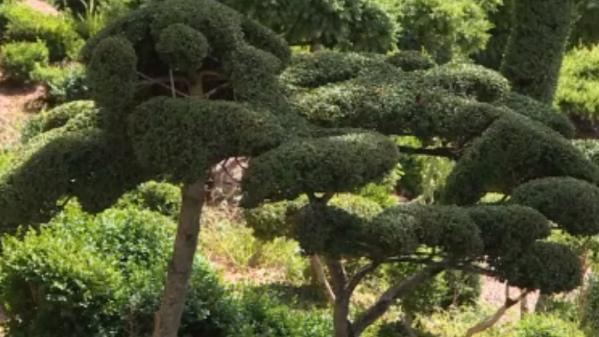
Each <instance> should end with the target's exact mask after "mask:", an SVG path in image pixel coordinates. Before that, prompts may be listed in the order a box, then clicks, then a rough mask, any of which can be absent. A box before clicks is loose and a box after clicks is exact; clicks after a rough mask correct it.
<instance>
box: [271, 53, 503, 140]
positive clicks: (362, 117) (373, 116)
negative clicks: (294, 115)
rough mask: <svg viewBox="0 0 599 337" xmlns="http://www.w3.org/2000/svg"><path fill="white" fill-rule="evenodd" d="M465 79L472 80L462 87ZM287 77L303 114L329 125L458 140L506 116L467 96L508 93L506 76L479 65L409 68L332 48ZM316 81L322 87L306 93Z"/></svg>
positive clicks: (300, 62) (308, 59)
mask: <svg viewBox="0 0 599 337" xmlns="http://www.w3.org/2000/svg"><path fill="white" fill-rule="evenodd" d="M323 59H324V60H327V61H326V62H323ZM368 62H370V65H369V64H368ZM333 63H334V64H335V65H334V66H329V64H333ZM320 67H326V68H325V69H327V71H320V70H319V69H320ZM331 69H332V70H331ZM356 71H359V72H356ZM316 74H319V75H316ZM352 74H354V75H353V76H352ZM458 76H463V77H464V78H465V79H464V80H463V81H462V82H459V86H456V85H454V83H453V82H454V81H455V79H456V78H457V77H458ZM283 78H284V79H286V80H287V81H288V82H290V83H291V84H293V85H294V87H293V88H292V90H293V91H294V95H293V96H292V102H293V103H294V104H295V106H296V107H297V108H298V109H299V112H300V113H301V114H302V115H304V116H305V117H306V118H307V119H308V120H310V121H311V122H313V123H316V124H318V125H321V126H323V127H359V128H368V129H374V130H376V131H378V132H381V133H384V134H392V135H415V136H416V137H419V138H421V139H424V140H430V139H432V138H433V137H441V138H443V139H445V140H449V141H456V142H459V143H463V142H466V141H468V140H469V139H470V138H472V137H473V136H477V135H478V134H480V133H481V132H482V131H483V130H484V129H485V128H486V127H487V126H488V125H489V124H491V122H492V121H493V120H494V119H495V118H497V117H498V116H499V115H501V114H502V113H503V109H501V108H498V107H495V106H492V105H490V104H485V103H481V102H476V101H473V100H471V99H468V98H471V95H480V96H481V97H483V98H487V99H492V98H497V97H498V96H499V95H501V94H503V93H504V92H505V91H507V90H508V87H507V82H506V81H505V79H502V78H501V76H499V75H498V74H496V73H492V72H489V71H482V69H480V68H476V67H472V66H463V67H457V68H456V67H447V68H445V67H444V68H441V69H440V70H437V69H436V68H432V69H430V70H429V71H428V72H425V73H421V72H410V73H406V72H403V71H401V70H400V69H398V68H396V67H394V66H393V65H392V64H390V63H386V62H383V60H379V59H378V58H377V57H367V56H366V55H360V56H357V55H353V56H352V57H351V58H349V57H344V56H343V54H333V53H330V54H328V55H327V56H326V57H325V58H323V57H322V56H320V55H316V56H311V55H307V56H305V57H304V58H303V59H301V60H298V62H297V63H294V64H293V65H292V66H291V67H290V68H289V69H288V70H287V71H286V72H285V73H284V74H283ZM325 81H326V82H325ZM297 85H305V86H306V87H307V88H300V87H297ZM477 85H478V86H480V87H476V88H475V86H477ZM312 86H318V87H316V88H314V89H312V90H305V89H308V88H311V87H312ZM485 95H486V96H485ZM458 96H465V97H464V98H462V97H458Z"/></svg>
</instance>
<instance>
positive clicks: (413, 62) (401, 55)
mask: <svg viewBox="0 0 599 337" xmlns="http://www.w3.org/2000/svg"><path fill="white" fill-rule="evenodd" d="M387 62H389V63H391V64H393V65H394V66H396V67H399V68H400V69H401V70H403V71H414V70H426V69H429V68H432V67H434V66H435V62H434V61H433V60H432V59H431V58H430V57H429V56H428V55H425V54H423V53H420V52H418V51H415V50H402V51H399V52H397V53H394V54H392V55H389V56H388V57H387Z"/></svg>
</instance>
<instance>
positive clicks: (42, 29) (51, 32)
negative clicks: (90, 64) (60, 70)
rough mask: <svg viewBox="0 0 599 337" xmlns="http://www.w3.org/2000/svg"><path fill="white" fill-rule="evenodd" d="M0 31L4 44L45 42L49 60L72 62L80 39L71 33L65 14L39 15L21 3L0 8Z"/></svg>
mask: <svg viewBox="0 0 599 337" xmlns="http://www.w3.org/2000/svg"><path fill="white" fill-rule="evenodd" d="M0 29H3V30H4V31H3V35H2V38H3V39H4V40H6V41H37V40H41V41H43V42H45V43H46V45H47V46H48V49H49V50H50V60H51V61H61V60H63V59H65V58H68V59H75V58H76V57H77V55H78V53H79V50H80V48H81V47H82V46H83V40H82V39H81V38H80V37H79V35H77V33H76V32H75V30H74V25H73V22H72V21H71V20H70V19H68V18H67V17H66V16H64V15H50V14H44V13H41V12H39V11H37V10H35V9H33V8H31V7H30V6H28V5H26V4H23V3H17V2H15V3H7V4H4V5H2V6H0Z"/></svg>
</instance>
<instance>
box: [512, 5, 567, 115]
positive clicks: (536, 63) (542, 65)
mask: <svg viewBox="0 0 599 337" xmlns="http://www.w3.org/2000/svg"><path fill="white" fill-rule="evenodd" d="M574 7H575V1H574V0H564V1H545V0H515V3H514V9H513V13H514V16H515V20H514V24H513V27H512V32H511V35H510V38H509V41H508V44H507V46H506V52H505V58H504V60H503V63H502V65H501V72H502V73H503V74H504V75H505V76H506V77H507V78H508V79H509V80H510V81H511V83H512V85H513V86H514V90H515V91H517V92H519V93H521V94H524V95H527V96H531V97H533V98H535V99H538V100H539V101H541V102H544V103H551V102H552V101H553V97H554V94H555V90H556V89H557V81H558V78H559V70H560V67H561V64H562V59H563V54H564V50H565V47H566V43H567V41H568V35H569V33H570V28H571V24H572V19H573V11H574Z"/></svg>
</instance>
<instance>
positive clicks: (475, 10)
mask: <svg viewBox="0 0 599 337" xmlns="http://www.w3.org/2000/svg"><path fill="white" fill-rule="evenodd" d="M377 2H378V3H381V4H383V5H384V6H386V7H387V9H388V10H389V11H390V12H391V13H392V15H393V16H394V18H395V20H396V22H397V24H398V26H399V34H398V35H399V36H398V47H399V48H400V49H402V50H404V49H405V50H407V49H410V50H421V49H423V50H425V51H427V52H428V53H429V54H431V55H432V56H433V58H434V59H435V60H437V61H438V62H446V61H448V60H450V59H451V58H454V57H464V56H468V55H471V54H472V53H475V52H477V51H480V50H482V49H483V48H484V47H485V44H486V42H487V40H488V39H489V33H488V31H489V30H490V29H491V28H492V25H491V22H490V21H489V20H488V18H487V11H488V10H489V9H494V8H495V7H496V6H497V4H498V1H486V2H483V1H472V0H459V1H443V0H400V1H393V0H377Z"/></svg>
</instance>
